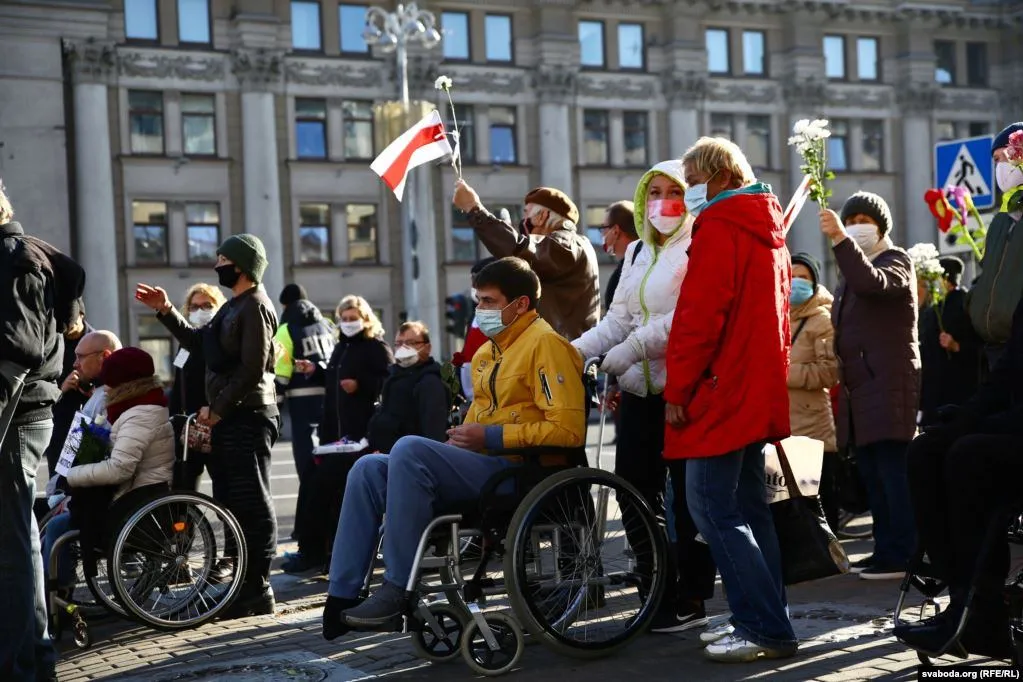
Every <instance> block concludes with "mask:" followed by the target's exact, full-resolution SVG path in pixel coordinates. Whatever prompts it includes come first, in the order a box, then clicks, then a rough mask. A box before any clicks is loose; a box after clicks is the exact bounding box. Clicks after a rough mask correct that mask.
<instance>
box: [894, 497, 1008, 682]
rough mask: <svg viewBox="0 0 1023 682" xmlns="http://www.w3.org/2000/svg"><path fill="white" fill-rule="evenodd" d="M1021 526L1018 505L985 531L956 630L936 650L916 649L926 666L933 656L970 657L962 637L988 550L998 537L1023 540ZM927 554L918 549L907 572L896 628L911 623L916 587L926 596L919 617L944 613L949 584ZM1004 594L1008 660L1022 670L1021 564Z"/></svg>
mask: <svg viewBox="0 0 1023 682" xmlns="http://www.w3.org/2000/svg"><path fill="white" fill-rule="evenodd" d="M1017 507H1018V505H1017ZM1009 517H1011V518H1012V520H1011V522H1009V524H1008V528H1006V519H1007V518H1009ZM1021 527H1023V515H1021V514H1020V513H1019V510H1018V508H1016V509H1013V510H1011V511H1010V510H1005V511H1004V513H1000V514H996V515H995V518H994V519H993V520H992V522H991V524H990V526H989V527H988V529H987V532H986V533H985V537H984V543H983V545H982V549H981V552H980V555H979V556H978V557H977V560H976V564H975V568H974V573H973V579H972V580H971V583H970V587H969V590H968V591H967V596H966V607H965V608H964V609H963V613H962V615H961V616H960V618H959V622H958V623H957V625H956V629H955V633H954V634H953V635H952V637H951V638H950V639H949V640H948V641H947V642H945V643H944V645H942V646H941V647H940V648H939V649H938V650H936V651H922V650H920V649H916V653H917V657H918V658H919V660H920V663H922V664H923V665H932V662H933V659H935V658H940V657H942V656H945V655H951V656H955V657H957V658H960V659H965V658H967V657H968V656H969V652H967V650H966V648H965V647H964V646H963V644H962V642H961V639H960V638H961V637H962V635H963V633H964V631H965V630H966V623H967V620H968V619H969V616H970V613H971V610H972V606H971V604H972V602H973V596H974V594H976V583H977V579H978V576H979V575H980V573H981V571H983V565H984V562H985V561H986V560H987V555H988V552H989V551H990V548H991V546H992V545H993V544H994V542H995V541H996V540H997V539H998V536H999V535H1002V534H1007V535H1008V540H1009V542H1019V540H1018V537H1019V533H1020V528H1021ZM924 555H925V550H924V549H923V548H918V549H917V551H916V553H915V554H914V557H913V559H912V561H911V562H910V565H909V570H907V571H906V575H905V577H904V578H903V579H902V583H901V584H900V586H899V598H898V602H897V603H896V605H895V612H894V616H893V620H894V627H898V626H900V625H904V624H906V623H907V621H906V620H904V618H903V614H904V613H905V612H906V611H907V610H908V609H907V607H906V601H907V600H908V598H909V597H910V593H911V591H914V590H915V591H916V592H919V593H920V595H921V596H922V597H923V600H922V601H921V603H920V606H919V607H918V611H917V617H918V619H919V620H923V619H924V618H925V614H926V613H927V610H928V608H930V609H931V610H933V612H934V613H933V615H935V616H937V615H938V614H939V613H940V612H941V605H940V604H939V603H938V601H937V600H938V598H939V597H940V596H941V595H942V594H943V593H944V592H946V590H947V589H948V584H947V583H946V582H945V581H944V580H942V579H941V578H938V577H935V576H934V573H935V571H933V570H932V567H931V565H930V564H928V563H927V562H926V561H924ZM1002 597H1003V599H1004V600H1005V603H1006V605H1007V606H1008V611H1009V641H1010V642H1011V644H1012V648H1011V656H1010V658H1008V659H1007V660H1008V661H1009V663H1010V664H1011V665H1012V666H1013V667H1014V668H1016V669H1020V668H1021V667H1023V566H1020V567H1017V568H1016V569H1015V573H1013V572H1012V571H1011V570H1010V575H1009V577H1008V579H1007V580H1006V582H1005V585H1004V587H1003V589H1002ZM900 641H901V640H900Z"/></svg>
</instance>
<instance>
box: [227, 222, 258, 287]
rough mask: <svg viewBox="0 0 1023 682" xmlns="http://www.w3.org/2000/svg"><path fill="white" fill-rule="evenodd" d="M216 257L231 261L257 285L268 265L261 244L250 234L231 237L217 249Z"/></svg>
mask: <svg viewBox="0 0 1023 682" xmlns="http://www.w3.org/2000/svg"><path fill="white" fill-rule="evenodd" d="M217 255H218V256H223V257H224V258H227V259H228V260H230V261H232V262H233V263H234V264H235V265H237V266H238V269H239V270H241V271H242V272H243V273H245V274H246V275H248V276H249V279H251V280H252V281H253V282H255V283H257V284H258V283H259V282H260V281H262V279H263V273H264V272H266V266H267V265H268V264H269V263H268V261H267V260H266V249H264V248H263V242H261V241H259V237H256V236H255V235H251V234H235V235H231V236H230V237H228V238H227V239H225V240H224V242H223V243H222V244H221V245H220V248H218V249H217Z"/></svg>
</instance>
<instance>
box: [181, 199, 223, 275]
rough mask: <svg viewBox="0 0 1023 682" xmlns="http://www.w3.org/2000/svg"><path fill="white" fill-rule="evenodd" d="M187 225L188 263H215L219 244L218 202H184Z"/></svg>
mask: <svg viewBox="0 0 1023 682" xmlns="http://www.w3.org/2000/svg"><path fill="white" fill-rule="evenodd" d="M185 225H187V226H188V264H189V265H196V264H207V263H215V262H216V260H217V246H219V245H220V204H217V203H214V202H209V203H205V202H204V203H201V204H185Z"/></svg>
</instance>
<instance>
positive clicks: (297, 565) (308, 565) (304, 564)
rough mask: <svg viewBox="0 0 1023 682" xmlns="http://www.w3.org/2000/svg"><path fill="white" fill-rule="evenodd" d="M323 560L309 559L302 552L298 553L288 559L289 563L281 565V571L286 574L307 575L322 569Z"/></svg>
mask: <svg viewBox="0 0 1023 682" xmlns="http://www.w3.org/2000/svg"><path fill="white" fill-rule="evenodd" d="M322 567H323V559H319V558H311V557H308V556H306V555H304V554H302V552H297V553H295V554H292V555H291V556H290V557H288V559H287V561H285V562H284V563H283V564H281V570H282V571H284V572H285V573H305V572H306V571H311V570H313V569H314V568H322Z"/></svg>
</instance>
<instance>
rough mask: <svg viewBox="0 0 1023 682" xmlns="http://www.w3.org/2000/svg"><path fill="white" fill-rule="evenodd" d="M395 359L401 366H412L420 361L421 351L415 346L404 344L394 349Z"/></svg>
mask: <svg viewBox="0 0 1023 682" xmlns="http://www.w3.org/2000/svg"><path fill="white" fill-rule="evenodd" d="M394 361H395V362H397V363H398V366H399V367H411V366H412V365H414V364H416V363H417V362H419V351H417V350H416V349H415V348H409V347H408V346H402V347H401V348H399V349H398V350H396V351H394Z"/></svg>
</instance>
